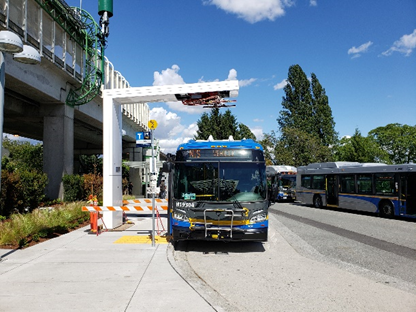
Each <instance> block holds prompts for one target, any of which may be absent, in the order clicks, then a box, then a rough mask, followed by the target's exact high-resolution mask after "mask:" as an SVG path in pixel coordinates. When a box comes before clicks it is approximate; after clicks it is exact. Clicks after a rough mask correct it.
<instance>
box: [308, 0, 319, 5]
mask: <svg viewBox="0 0 416 312" xmlns="http://www.w3.org/2000/svg"><path fill="white" fill-rule="evenodd" d="M309 5H310V6H317V5H318V1H317V0H310V1H309Z"/></svg>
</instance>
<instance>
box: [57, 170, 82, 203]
mask: <svg viewBox="0 0 416 312" xmlns="http://www.w3.org/2000/svg"><path fill="white" fill-rule="evenodd" d="M62 182H63V185H64V201H65V202H74V201H77V200H82V199H83V198H84V197H85V196H84V177H83V176H80V175H77V174H66V175H64V176H63V177H62Z"/></svg>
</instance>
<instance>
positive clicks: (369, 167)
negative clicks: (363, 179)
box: [298, 161, 416, 174]
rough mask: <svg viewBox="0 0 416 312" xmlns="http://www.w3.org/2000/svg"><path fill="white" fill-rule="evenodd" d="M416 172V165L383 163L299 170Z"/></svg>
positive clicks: (323, 165)
mask: <svg viewBox="0 0 416 312" xmlns="http://www.w3.org/2000/svg"><path fill="white" fill-rule="evenodd" d="M413 170H416V164H400V165H386V164H382V163H359V162H344V161H340V162H327V163H313V164H309V165H307V166H301V167H299V168H298V171H299V172H300V173H307V172H308V171H309V172H310V173H315V174H316V173H319V172H322V173H330V172H334V173H335V172H339V173H360V172H396V171H413Z"/></svg>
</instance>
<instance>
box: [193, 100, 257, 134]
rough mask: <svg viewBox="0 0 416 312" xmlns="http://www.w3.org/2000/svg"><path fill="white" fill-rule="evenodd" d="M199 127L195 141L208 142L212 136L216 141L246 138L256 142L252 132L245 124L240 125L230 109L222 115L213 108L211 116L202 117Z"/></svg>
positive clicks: (206, 114)
mask: <svg viewBox="0 0 416 312" xmlns="http://www.w3.org/2000/svg"><path fill="white" fill-rule="evenodd" d="M197 125H198V130H197V133H196V135H195V137H194V139H195V140H207V139H208V137H209V136H210V135H212V137H213V138H214V139H216V140H227V139H228V138H229V137H230V136H233V138H234V139H235V140H241V139H244V138H245V139H253V140H256V136H255V135H254V134H253V133H252V132H251V130H250V129H249V128H248V127H247V126H246V125H244V124H243V123H238V122H237V118H236V117H235V116H234V115H233V114H231V111H230V110H229V109H227V110H226V111H225V113H224V114H221V113H220V110H219V108H213V109H212V110H211V112H210V114H208V113H203V114H202V115H201V119H199V120H198V121H197Z"/></svg>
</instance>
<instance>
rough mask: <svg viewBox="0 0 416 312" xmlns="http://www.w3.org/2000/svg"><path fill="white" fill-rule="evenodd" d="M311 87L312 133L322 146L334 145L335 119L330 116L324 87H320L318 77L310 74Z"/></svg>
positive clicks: (336, 137)
mask: <svg viewBox="0 0 416 312" xmlns="http://www.w3.org/2000/svg"><path fill="white" fill-rule="evenodd" d="M311 87H312V111H313V116H312V117H313V120H312V123H313V131H312V132H313V133H316V134H317V135H318V138H319V140H320V141H321V143H322V144H323V145H324V146H331V145H334V144H335V143H336V142H337V140H338V134H337V133H336V132H335V121H334V119H333V117H332V110H331V107H330V106H329V103H328V97H327V95H326V93H325V89H324V88H322V86H321V84H320V82H319V80H318V78H317V77H316V75H315V74H314V73H312V74H311Z"/></svg>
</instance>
